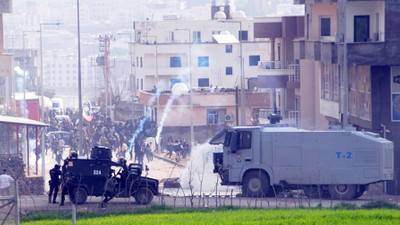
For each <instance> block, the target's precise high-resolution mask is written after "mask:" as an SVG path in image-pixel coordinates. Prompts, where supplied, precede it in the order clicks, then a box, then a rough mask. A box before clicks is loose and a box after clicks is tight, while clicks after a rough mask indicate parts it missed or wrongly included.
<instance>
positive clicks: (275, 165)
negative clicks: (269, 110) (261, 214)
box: [210, 126, 394, 200]
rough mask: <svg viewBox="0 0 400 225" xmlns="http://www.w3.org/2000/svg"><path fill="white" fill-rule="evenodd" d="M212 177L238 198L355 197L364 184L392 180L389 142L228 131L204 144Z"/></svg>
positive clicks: (347, 133) (347, 134)
mask: <svg viewBox="0 0 400 225" xmlns="http://www.w3.org/2000/svg"><path fill="white" fill-rule="evenodd" d="M210 144H223V152H216V153H214V156H213V157H214V159H213V160H214V173H218V174H219V175H220V177H221V180H222V182H221V184H222V185H241V186H242V195H244V196H249V197H263V196H268V194H271V193H276V192H277V191H278V190H282V189H287V190H293V189H303V190H304V193H305V194H306V195H307V196H308V197H317V196H327V197H328V196H330V197H331V198H332V199H341V200H349V199H356V198H358V197H360V196H361V195H362V194H363V193H364V191H365V190H366V188H367V187H368V185H369V184H372V183H377V182H383V181H387V180H393V176H394V165H393V164H394V162H393V143H392V142H391V141H388V140H386V139H383V138H380V137H379V135H377V134H375V133H371V132H360V131H355V130H350V129H349V130H327V131H320V130H318V131H307V130H301V129H297V128H290V127H260V126H256V127H246V126H243V127H240V126H238V127H230V128H226V129H225V130H224V131H222V132H221V133H219V134H218V135H216V136H215V137H214V138H213V139H211V140H210Z"/></svg>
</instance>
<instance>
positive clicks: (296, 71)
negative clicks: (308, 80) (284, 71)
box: [289, 64, 300, 82]
mask: <svg viewBox="0 0 400 225" xmlns="http://www.w3.org/2000/svg"><path fill="white" fill-rule="evenodd" d="M289 82H300V66H299V64H290V65H289Z"/></svg>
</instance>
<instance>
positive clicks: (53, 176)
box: [49, 165, 61, 204]
mask: <svg viewBox="0 0 400 225" xmlns="http://www.w3.org/2000/svg"><path fill="white" fill-rule="evenodd" d="M60 176H61V171H60V165H55V166H54V168H53V169H51V170H50V181H49V185H50V192H49V203H51V196H52V194H53V192H54V196H53V204H55V203H57V202H56V198H57V193H58V187H59V185H60Z"/></svg>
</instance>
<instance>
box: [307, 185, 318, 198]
mask: <svg viewBox="0 0 400 225" xmlns="http://www.w3.org/2000/svg"><path fill="white" fill-rule="evenodd" d="M303 191H304V194H305V195H306V196H307V197H308V198H319V197H320V196H322V195H321V189H320V188H319V187H318V185H306V186H304V188H303Z"/></svg>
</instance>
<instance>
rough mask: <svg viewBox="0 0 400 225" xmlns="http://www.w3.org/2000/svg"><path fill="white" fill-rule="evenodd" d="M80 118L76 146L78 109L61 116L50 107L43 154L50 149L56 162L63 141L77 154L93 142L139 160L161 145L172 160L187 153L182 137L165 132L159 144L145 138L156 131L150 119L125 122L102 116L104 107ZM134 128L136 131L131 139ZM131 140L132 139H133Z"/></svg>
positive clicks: (82, 153) (150, 157)
mask: <svg viewBox="0 0 400 225" xmlns="http://www.w3.org/2000/svg"><path fill="white" fill-rule="evenodd" d="M84 118H85V119H83V129H82V131H83V133H82V137H83V138H82V139H83V143H82V146H83V148H79V141H80V140H79V139H80V138H81V134H80V131H79V116H78V112H76V111H72V110H69V109H67V110H66V112H65V115H63V116H62V117H60V116H58V115H57V114H56V113H55V112H54V111H49V112H48V113H46V119H47V121H46V123H48V124H50V127H49V128H47V135H46V136H47V139H46V154H47V151H48V150H49V149H50V150H51V154H52V157H53V158H54V159H55V160H56V162H57V163H58V164H59V165H60V164H61V162H62V160H63V158H62V155H63V153H64V151H65V146H67V145H68V146H70V150H71V151H75V152H77V153H78V155H80V156H88V155H89V154H90V150H91V149H92V147H93V146H96V145H97V146H105V147H107V148H110V149H111V150H112V151H113V152H114V154H115V155H116V156H117V157H122V158H124V159H127V160H128V159H130V160H133V161H134V162H138V163H141V164H143V161H144V159H147V161H148V162H150V161H152V160H153V151H154V152H156V153H159V154H162V153H163V149H166V150H167V154H166V155H165V156H166V157H168V158H171V156H172V154H173V153H175V155H176V158H175V160H176V161H180V160H181V159H182V158H185V157H186V156H187V155H188V154H190V146H189V144H188V143H187V142H186V141H185V139H184V138H180V139H176V140H174V139H173V138H172V136H171V135H169V136H168V137H167V138H166V139H161V140H160V145H158V144H157V143H153V142H146V139H147V138H148V137H155V136H156V133H157V126H156V122H155V121H153V120H146V122H145V123H144V124H141V119H134V120H127V121H126V122H122V121H112V120H111V118H110V117H107V116H106V113H105V111H104V110H99V111H98V112H93V113H92V114H91V115H90V116H88V117H84ZM140 126H142V127H140ZM138 130H140V132H139V133H138V134H137V135H136V136H135V138H134V139H132V137H133V135H134V134H135V133H136V132H137V131H138ZM132 140H134V142H133V143H132ZM130 148H131V149H130Z"/></svg>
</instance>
